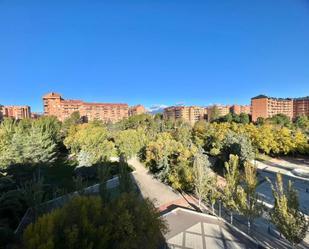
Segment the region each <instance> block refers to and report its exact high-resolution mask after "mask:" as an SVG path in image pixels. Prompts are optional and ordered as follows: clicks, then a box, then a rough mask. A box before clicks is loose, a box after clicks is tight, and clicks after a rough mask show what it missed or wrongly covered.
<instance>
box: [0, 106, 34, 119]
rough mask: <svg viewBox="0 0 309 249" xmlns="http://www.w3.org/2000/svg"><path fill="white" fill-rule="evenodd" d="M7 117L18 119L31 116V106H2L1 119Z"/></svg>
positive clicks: (0, 110) (0, 107) (0, 108)
mask: <svg viewBox="0 0 309 249" xmlns="http://www.w3.org/2000/svg"><path fill="white" fill-rule="evenodd" d="M6 117H9V118H14V119H16V120H19V119H24V118H30V117H31V109H30V106H0V119H2V118H6Z"/></svg>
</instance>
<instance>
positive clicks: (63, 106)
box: [43, 92, 129, 123]
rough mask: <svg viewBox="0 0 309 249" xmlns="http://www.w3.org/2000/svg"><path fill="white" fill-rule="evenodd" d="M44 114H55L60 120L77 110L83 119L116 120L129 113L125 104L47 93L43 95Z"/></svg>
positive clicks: (125, 116)
mask: <svg viewBox="0 0 309 249" xmlns="http://www.w3.org/2000/svg"><path fill="white" fill-rule="evenodd" d="M43 103H44V115H46V116H55V117H57V118H58V119H59V120H60V121H63V120H65V119H66V118H68V117H69V116H70V115H71V114H72V113H73V112H76V111H78V112H79V113H80V115H81V117H83V118H84V120H85V121H92V120H96V119H97V120H102V121H103V122H113V123H114V122H117V121H119V120H121V119H123V118H127V117H128V115H129V107H128V105H127V104H114V103H87V102H84V101H82V100H65V99H63V98H62V97H61V95H60V94H58V93H54V92H52V93H48V94H46V95H44V96H43Z"/></svg>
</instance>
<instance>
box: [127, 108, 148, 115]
mask: <svg viewBox="0 0 309 249" xmlns="http://www.w3.org/2000/svg"><path fill="white" fill-rule="evenodd" d="M143 113H146V109H145V107H144V106H142V105H135V106H131V107H129V116H134V115H140V114H143Z"/></svg>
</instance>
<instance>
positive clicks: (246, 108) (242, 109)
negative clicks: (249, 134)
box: [230, 105, 251, 115]
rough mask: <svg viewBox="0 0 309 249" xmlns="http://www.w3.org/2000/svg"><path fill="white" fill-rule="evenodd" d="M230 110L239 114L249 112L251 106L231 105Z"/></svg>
mask: <svg viewBox="0 0 309 249" xmlns="http://www.w3.org/2000/svg"><path fill="white" fill-rule="evenodd" d="M230 112H232V113H235V114H237V115H239V114H240V113H246V114H251V106H250V105H232V106H231V107H230Z"/></svg>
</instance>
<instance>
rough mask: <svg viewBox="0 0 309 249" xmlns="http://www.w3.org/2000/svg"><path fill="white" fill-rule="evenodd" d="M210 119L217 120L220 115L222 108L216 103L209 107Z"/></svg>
mask: <svg viewBox="0 0 309 249" xmlns="http://www.w3.org/2000/svg"><path fill="white" fill-rule="evenodd" d="M208 110H209V113H208V121H215V120H217V119H218V118H219V117H220V110H219V108H218V106H216V105H214V106H212V107H210V108H208Z"/></svg>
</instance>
